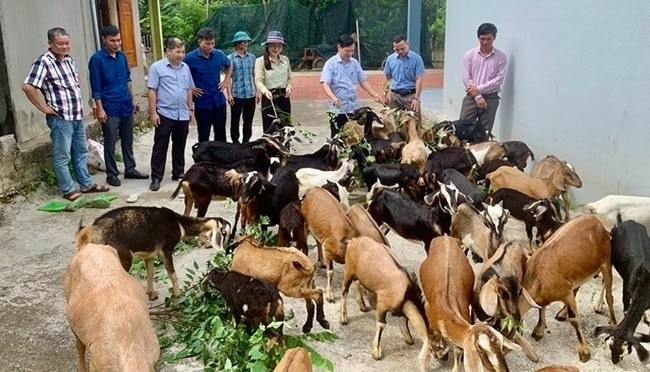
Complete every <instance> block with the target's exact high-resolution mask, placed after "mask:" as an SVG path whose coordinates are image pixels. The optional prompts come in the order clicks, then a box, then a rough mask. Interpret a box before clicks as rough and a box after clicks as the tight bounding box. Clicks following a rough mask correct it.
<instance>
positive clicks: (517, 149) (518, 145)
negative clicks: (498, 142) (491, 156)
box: [485, 141, 535, 174]
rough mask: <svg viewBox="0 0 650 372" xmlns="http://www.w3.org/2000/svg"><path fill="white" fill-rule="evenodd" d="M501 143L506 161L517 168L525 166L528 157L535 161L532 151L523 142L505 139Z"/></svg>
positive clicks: (520, 168) (522, 168)
mask: <svg viewBox="0 0 650 372" xmlns="http://www.w3.org/2000/svg"><path fill="white" fill-rule="evenodd" d="M502 145H503V148H504V149H505V150H506V159H508V162H509V163H510V164H512V165H514V166H516V167H517V168H519V170H521V171H523V170H524V168H526V162H527V161H528V157H530V158H531V160H532V161H535V154H533V151H532V150H531V149H530V148H529V147H528V145H527V144H525V143H524V142H521V141H506V142H503V143H502ZM485 174H487V173H485Z"/></svg>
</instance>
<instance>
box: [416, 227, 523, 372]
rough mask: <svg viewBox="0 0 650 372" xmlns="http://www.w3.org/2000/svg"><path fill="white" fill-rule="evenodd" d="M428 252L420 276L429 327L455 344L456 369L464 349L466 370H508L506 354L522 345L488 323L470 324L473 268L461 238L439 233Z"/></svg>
mask: <svg viewBox="0 0 650 372" xmlns="http://www.w3.org/2000/svg"><path fill="white" fill-rule="evenodd" d="M428 252H429V253H428V254H427V258H426V259H425V260H424V262H422V265H420V280H421V281H422V290H423V292H424V296H425V297H426V300H427V301H426V315H427V319H428V321H429V329H430V331H431V332H432V333H434V334H436V333H440V334H441V335H442V337H443V338H444V339H445V340H447V341H448V342H450V343H451V344H453V345H454V346H455V348H454V369H453V370H454V372H457V371H460V359H461V356H462V354H463V353H464V354H465V357H464V366H465V370H466V371H486V370H489V371H508V366H507V364H506V361H505V356H504V355H505V354H506V353H507V352H508V351H510V350H520V349H521V348H520V347H519V345H517V344H514V343H513V342H511V341H510V340H508V339H507V338H505V337H504V336H503V335H502V334H501V333H499V332H498V331H496V330H495V329H493V328H492V327H490V326H489V325H487V324H474V325H472V324H471V317H470V305H471V302H472V291H473V288H474V271H473V270H472V266H471V265H470V263H469V261H467V257H465V255H464V254H463V251H462V249H461V247H460V242H459V241H458V240H457V239H455V238H452V237H449V236H440V237H437V238H435V239H433V240H432V241H431V244H430V248H429V250H428Z"/></svg>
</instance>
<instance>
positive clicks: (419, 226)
mask: <svg viewBox="0 0 650 372" xmlns="http://www.w3.org/2000/svg"><path fill="white" fill-rule="evenodd" d="M368 213H370V215H371V216H372V218H373V219H374V220H375V222H376V223H377V225H379V226H381V224H383V223H384V222H385V223H386V224H387V225H388V226H390V227H391V228H392V229H393V230H394V231H395V232H396V233H398V234H399V235H401V236H402V237H403V238H405V239H413V240H419V241H421V242H423V243H424V250H425V251H426V250H427V249H429V243H430V242H431V240H432V239H433V238H435V237H436V236H440V235H442V234H445V233H447V234H448V233H450V232H451V216H450V215H449V214H448V213H447V212H445V211H444V209H443V207H442V206H441V205H440V203H439V202H438V203H437V204H436V205H434V206H428V205H421V204H418V203H416V202H414V201H412V200H411V199H409V198H407V197H406V196H404V195H402V194H400V193H398V192H395V191H391V190H381V191H379V192H378V193H377V194H376V195H375V196H374V198H373V199H372V201H371V202H370V205H369V206H368Z"/></svg>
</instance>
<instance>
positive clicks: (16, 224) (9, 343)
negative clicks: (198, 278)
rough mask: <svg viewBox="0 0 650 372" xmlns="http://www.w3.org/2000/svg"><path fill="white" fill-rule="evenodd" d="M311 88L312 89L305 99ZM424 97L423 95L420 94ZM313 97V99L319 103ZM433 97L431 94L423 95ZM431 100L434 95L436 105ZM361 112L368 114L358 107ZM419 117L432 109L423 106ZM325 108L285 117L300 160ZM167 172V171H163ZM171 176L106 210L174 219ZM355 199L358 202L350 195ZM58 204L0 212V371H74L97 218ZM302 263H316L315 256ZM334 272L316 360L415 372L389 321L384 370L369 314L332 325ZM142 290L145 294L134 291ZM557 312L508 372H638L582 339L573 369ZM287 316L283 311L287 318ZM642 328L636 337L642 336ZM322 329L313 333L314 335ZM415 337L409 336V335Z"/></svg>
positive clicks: (594, 286)
mask: <svg viewBox="0 0 650 372" xmlns="http://www.w3.org/2000/svg"><path fill="white" fill-rule="evenodd" d="M315 89H316V88H315V87H313V86H312V91H314V90H315ZM428 89H430V88H428ZM319 94H322V93H320V91H318V92H316V93H314V95H316V96H318V95H319ZM429 94H431V95H432V97H436V95H437V94H438V93H437V91H435V90H432V91H427V93H425V95H424V96H425V97H427V96H428V95H429ZM438 97H440V95H438ZM364 104H368V105H370V106H372V107H377V106H376V105H375V104H374V103H373V102H371V101H369V100H366V101H364ZM425 106H426V107H431V108H432V109H433V110H435V108H434V106H433V105H429V103H428V102H427V103H426V104H425ZM325 108H326V105H325V102H324V100H323V99H322V97H320V96H319V97H318V98H313V99H295V100H294V102H293V115H294V116H295V118H296V120H297V122H299V123H300V128H301V129H304V130H308V131H310V132H313V133H315V134H316V137H315V138H314V139H313V142H312V143H306V144H304V145H298V146H297V147H298V152H299V153H307V152H310V151H313V150H314V149H316V148H318V147H320V146H321V145H322V144H323V143H324V141H325V138H326V136H327V134H328V132H329V130H328V126H327V119H326V115H325ZM260 128H261V125H260V117H259V114H258V115H257V116H256V118H255V126H254V137H257V136H259V135H260V133H261V130H260ZM195 140H196V128H195V127H191V128H190V136H189V139H188V146H187V151H186V159H187V166H186V168H189V166H190V165H191V157H190V155H191V153H190V147H191V144H193V143H194V142H195ZM152 143H153V132H149V133H146V134H144V135H142V136H139V137H137V138H136V140H135V146H134V147H135V154H136V158H137V162H138V169H139V170H140V171H143V172H146V173H148V171H149V155H150V151H151V145H152ZM168 163H169V162H168ZM170 172H171V167H170V165H169V164H168V166H167V169H166V176H165V179H164V180H163V182H162V187H161V189H160V191H158V192H150V191H149V190H148V185H149V181H148V180H144V181H142V180H122V186H121V187H118V188H113V189H112V190H111V193H112V194H115V195H117V196H118V199H117V200H116V201H114V202H113V204H112V207H119V206H124V205H127V204H126V203H125V200H126V198H127V197H128V196H129V195H130V194H141V196H140V198H139V200H138V201H137V202H136V203H135V205H142V206H165V207H168V208H171V209H173V210H176V211H177V212H179V213H180V212H182V211H183V201H182V199H179V198H177V199H174V200H170V195H171V193H172V191H173V190H174V189H175V188H176V186H177V182H175V181H172V180H171V173H170ZM94 178H95V180H96V181H97V182H101V183H103V182H104V175H103V174H97V175H95V176H94ZM355 195H358V194H355ZM56 197H58V194H57V192H56V190H54V189H52V188H49V189H43V190H41V191H39V192H36V193H34V194H32V195H30V196H28V197H26V198H25V197H18V198H17V199H15V200H14V201H12V202H11V203H9V204H6V205H4V206H3V208H2V210H1V212H0V257H2V259H1V260H0V270H1V272H2V274H3V275H2V276H0V325H1V326H0V361H1V362H2V365H1V366H0V370H2V371H39V372H40V371H73V370H75V369H76V363H77V357H76V350H75V347H74V337H73V335H72V333H71V332H70V330H69V328H68V325H67V322H66V319H65V300H64V297H63V273H64V270H65V266H66V264H67V263H68V261H69V260H70V258H71V257H72V255H73V254H74V235H75V232H76V231H77V228H78V226H79V223H80V221H82V222H83V223H84V224H87V223H90V222H91V221H92V220H93V219H94V218H96V217H98V216H100V215H101V214H103V213H104V212H105V211H106V210H101V209H81V210H78V211H76V212H73V213H69V212H60V213H45V212H39V211H37V210H36V209H37V207H38V206H39V205H42V204H44V203H45V202H47V201H48V200H50V199H52V198H56ZM208 215H211V216H221V217H224V218H226V219H228V220H230V221H232V220H233V218H234V208H233V207H232V206H231V207H226V205H225V204H224V203H223V202H212V204H211V205H210V209H209V211H208ZM507 236H508V237H509V238H522V237H523V236H524V233H523V224H521V223H519V222H517V221H512V222H509V223H508V229H507ZM388 238H389V240H390V242H391V245H392V246H393V248H394V250H395V252H396V255H397V257H398V258H399V259H400V261H401V263H402V264H403V265H404V266H405V267H406V268H408V269H409V270H414V271H416V272H417V271H418V270H419V265H420V263H421V262H422V260H423V259H424V257H425V254H424V249H423V248H422V244H421V243H413V242H410V241H407V240H404V239H402V238H401V237H399V236H397V235H395V234H394V233H390V234H389V236H388ZM213 255H214V250H213V249H200V250H199V249H197V250H192V251H189V252H184V253H183V254H181V255H179V256H177V257H175V258H174V262H175V266H176V268H177V272H178V273H179V278H183V277H184V274H183V273H184V270H185V268H187V267H189V266H190V265H191V264H192V263H193V262H195V261H196V262H197V263H199V264H203V263H204V262H206V261H207V260H209V259H210V258H211V257H212V256H213ZM310 256H311V257H312V259H315V257H316V256H315V252H313V251H311V252H310ZM325 278H326V277H325V272H324V271H323V270H319V271H318V273H317V278H316V285H317V286H318V287H321V288H322V287H324V286H325V280H326V279H325ZM341 278H342V266H341V265H335V274H334V283H333V285H334V288H335V292H334V294H335V300H336V302H335V303H334V304H329V303H326V305H325V314H326V316H327V318H328V320H329V321H330V322H331V326H332V329H331V331H332V332H334V333H336V334H337V335H338V336H339V337H340V339H339V340H338V341H336V342H334V343H317V342H313V343H312V344H311V345H312V346H313V347H314V348H315V349H316V350H318V351H319V352H320V353H321V354H322V355H324V356H325V357H327V358H329V359H330V360H332V361H333V363H334V365H335V368H336V370H337V371H413V370H416V357H417V354H418V352H419V350H420V347H421V342H420V341H419V340H417V338H416V342H415V345H413V346H408V345H406V344H405V343H404V342H403V340H402V336H401V333H400V332H399V327H398V324H399V323H398V320H397V319H396V318H394V317H391V316H389V317H388V326H387V327H386V330H385V332H384V335H383V338H382V347H383V352H384V356H383V360H381V361H375V360H373V359H372V356H371V354H370V346H371V342H372V338H373V335H374V331H375V320H374V313H373V312H368V313H361V312H359V311H358V309H357V306H356V304H355V303H354V301H353V300H352V299H350V301H349V306H348V310H349V325H346V326H341V325H340V324H339V322H338V314H339V306H340V289H339V288H340V285H341ZM142 284H143V286H144V285H145V284H146V283H145V282H144V281H143V282H142ZM156 285H157V289H158V291H159V292H160V293H161V294H164V293H168V292H167V291H168V288H169V284H168V283H156ZM599 287H600V281H599V280H596V279H594V280H591V281H590V282H588V283H587V284H586V285H584V286H583V288H582V290H581V291H580V292H579V294H578V307H579V310H580V315H581V324H582V327H583V328H582V329H583V330H584V331H585V332H587V333H588V332H589V331H590V330H591V328H593V327H594V326H595V325H597V324H605V323H607V319H606V317H604V316H602V315H597V314H595V313H594V311H593V309H592V307H591V301H592V296H593V294H594V293H595V292H597V290H598V289H599ZM620 292H621V283H620V279H618V277H617V280H616V281H615V285H614V293H615V300H616V312H617V316H618V319H621V318H622V316H623V314H622V309H621V305H620ZM285 307H286V308H287V309H291V310H292V311H294V312H295V314H296V316H295V318H294V319H293V320H292V321H291V323H290V326H289V327H288V328H289V329H288V330H286V332H289V333H294V334H295V333H299V332H300V326H301V325H302V323H303V322H304V319H305V313H304V302H303V301H296V300H292V299H286V302H285ZM559 308H560V306H559V304H554V305H552V306H550V309H549V311H548V314H549V315H548V326H549V328H548V331H547V335H546V337H545V338H543V339H542V340H541V341H539V342H535V341H533V340H532V339H531V338H530V330H532V328H533V327H534V324H535V322H536V321H537V313H536V312H532V311H531V312H529V314H528V316H527V317H526V338H527V339H529V340H530V341H531V343H532V345H533V346H534V347H535V348H536V349H537V352H538V354H539V355H540V358H541V360H540V362H539V363H538V364H533V363H531V362H529V361H528V360H527V359H526V358H525V357H524V356H523V354H522V353H516V352H515V353H511V354H509V355H508V357H507V361H508V363H509V365H510V369H511V370H512V371H532V370H534V369H536V368H540V367H542V366H545V365H548V364H555V363H557V364H569V365H575V366H579V367H580V369H581V370H583V371H634V370H640V369H642V368H643V367H642V365H641V363H639V361H638V360H637V359H636V357H635V356H630V357H628V358H626V359H624V360H623V362H621V363H620V364H618V365H617V366H613V365H612V364H611V362H610V361H609V360H608V359H607V357H606V355H605V352H604V351H603V348H602V346H601V340H598V339H593V338H588V340H589V343H590V344H591V346H592V359H591V360H590V361H589V362H588V363H580V362H578V358H577V353H576V348H575V347H576V337H575V333H574V331H573V329H572V327H571V326H570V325H569V324H568V323H564V322H558V321H555V320H553V319H552V316H553V314H554V313H555V311H557V310H558V309H559ZM287 311H288V310H287ZM644 327H645V326H644V325H642V326H641V327H640V328H641V329H643V330H644V331H645V328H644ZM321 330H322V329H321V328H320V326H318V325H315V327H314V331H315V332H318V331H321ZM414 337H415V334H414ZM451 368H452V362H451V361H447V362H443V363H438V362H437V361H434V362H433V364H432V366H431V368H430V370H435V371H446V370H451ZM201 369H202V368H201V365H200V363H198V362H195V361H181V362H179V363H176V364H174V365H167V366H164V367H163V368H162V370H163V371H198V370H201Z"/></svg>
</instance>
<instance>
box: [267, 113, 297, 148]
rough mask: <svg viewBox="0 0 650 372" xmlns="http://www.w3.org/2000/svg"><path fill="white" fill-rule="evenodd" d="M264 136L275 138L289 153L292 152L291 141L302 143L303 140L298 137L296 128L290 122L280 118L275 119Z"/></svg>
mask: <svg viewBox="0 0 650 372" xmlns="http://www.w3.org/2000/svg"><path fill="white" fill-rule="evenodd" d="M264 134H265V135H267V136H271V137H273V138H275V139H276V140H277V141H278V142H279V143H280V144H281V145H282V146H284V147H285V148H286V149H287V150H289V151H291V150H292V148H291V141H293V140H296V141H297V142H302V140H301V139H300V138H298V137H297V136H296V128H294V126H293V125H291V123H290V122H287V121H286V120H283V119H280V118H276V119H273V121H272V122H271V125H270V126H269V127H268V128H267V129H266V131H265V132H264Z"/></svg>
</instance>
